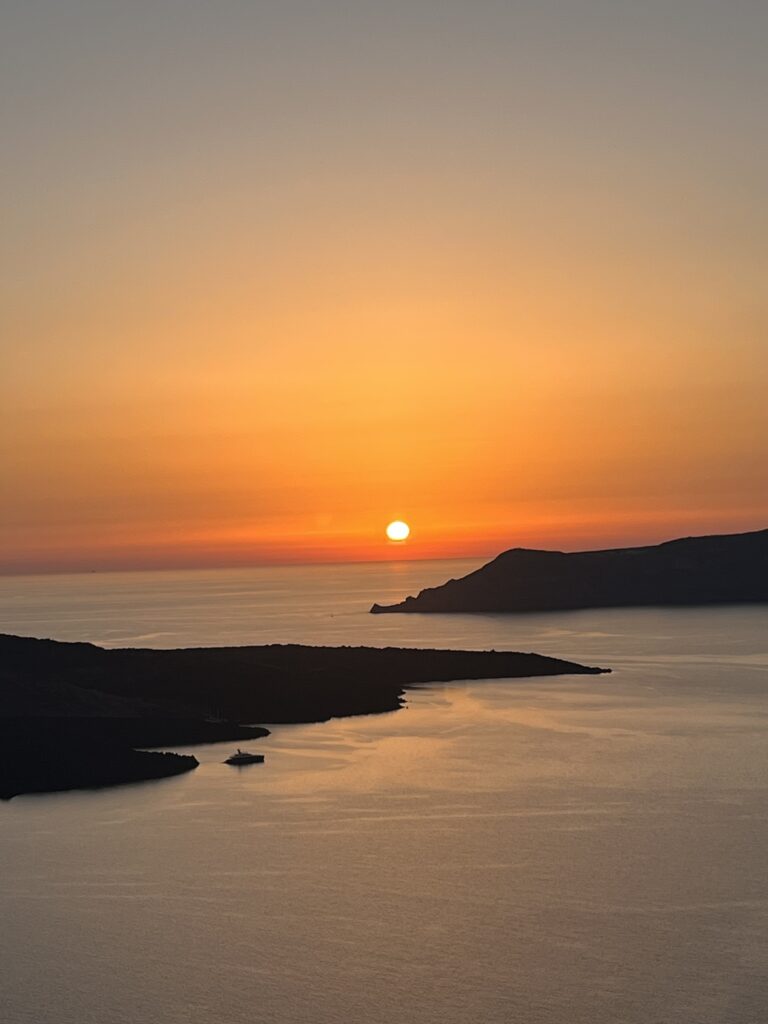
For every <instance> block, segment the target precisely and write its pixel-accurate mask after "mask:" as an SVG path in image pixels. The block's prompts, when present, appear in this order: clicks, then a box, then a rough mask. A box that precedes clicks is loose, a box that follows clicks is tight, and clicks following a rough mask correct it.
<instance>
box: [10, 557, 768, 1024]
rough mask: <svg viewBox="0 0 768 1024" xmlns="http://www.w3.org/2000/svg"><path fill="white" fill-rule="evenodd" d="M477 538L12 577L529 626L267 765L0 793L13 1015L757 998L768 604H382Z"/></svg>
mask: <svg viewBox="0 0 768 1024" xmlns="http://www.w3.org/2000/svg"><path fill="white" fill-rule="evenodd" d="M471 567H472V563H466V564H460V563H443V564H440V563H411V564H410V565H404V564H400V565H396V566H373V565H371V566H352V567H331V566H328V567H319V568H313V569H298V568H297V569H293V568H292V569H269V570H239V571H233V572H230V571H226V572H224V571H222V572H200V573H186V574H184V573H141V574H114V575H96V576H82V577H49V578H41V577H37V578H32V577H29V578H26V579H21V578H18V579H0V629H1V630H2V631H6V632H19V633H25V634H29V635H38V636H54V637H58V638H61V639H90V640H93V641H95V642H99V643H103V644H109V645H113V646H114V645H121V644H126V645H127V644H144V645H152V646H163V647H165V646H176V645H178V644H226V643H248V642H254V643H261V642H267V641H304V642H312V643H372V644H377V645H385V644H419V645H430V646H431V645H440V646H449V645H453V646H462V647H496V648H503V647H508V648H512V649H521V650H538V651H542V652H546V653H552V654H557V655H562V656H563V657H567V658H574V659H577V660H583V661H588V662H592V663H596V664H601V665H607V666H611V667H613V668H614V670H615V671H614V673H613V674H612V675H610V676H601V677H560V678H556V679H551V680H544V681H541V680H539V681H531V680H509V681H503V680H502V681H489V682H476V683H460V682H459V683H455V684H452V685H449V686H436V687H430V688H424V689H421V690H418V691H414V692H412V693H411V694H410V696H409V702H408V706H407V708H406V709H405V710H403V711H400V712H395V713H393V714H389V715H381V716H370V717H363V718H354V719H346V720H337V721H332V722H329V723H326V724H322V725H314V726H292V727H279V728H277V729H275V731H274V732H273V734H272V735H271V736H270V737H269V738H268V739H266V740H265V741H263V742H262V743H261V744H259V749H262V750H263V751H264V752H265V753H266V755H267V760H266V763H265V764H264V765H261V766H254V767H252V768H249V769H243V770H239V771H238V770H236V769H231V768H228V767H226V766H224V765H223V764H222V763H221V762H222V760H223V758H224V756H225V755H226V754H227V753H228V752H229V745H214V746H208V747H201V748H199V749H197V748H196V749H195V753H196V755H197V756H198V758H199V759H200V760H201V762H202V764H201V766H200V768H199V769H197V771H195V772H193V773H190V774H188V775H185V776H182V777H180V778H176V779H169V780H165V781H162V782H157V783H150V784H144V785H138V786H129V787H122V788H118V789H112V790H105V791H97V792H84V793H72V794H63V795H57V796H38V797H25V798H17V799H15V800H13V801H11V802H10V803H4V804H1V805H0V865H1V868H2V870H1V871H0V1020H2V1021H3V1022H9V1024H91V1022H92V1024H155V1022H162V1024H182V1022H183V1024H225V1022H230V1021H231V1022H234V1024H245V1022H249V1024H250V1022H252V1021H257V1020H258V1021H267V1022H270V1024H294V1022H307V1024H337V1022H338V1024H342V1022H344V1024H346V1022H370V1024H395V1022H398V1024H399V1022H409V1024H410V1022H412V1024H438V1022H440V1024H470V1022H471V1024H474V1022H481V1024H508V1022H521V1024H528V1022H531V1024H537V1022H542V1024H581V1022H584V1024H587V1022H589V1024H653V1022H656V1024H673V1022H674V1024H677V1022H685V1024H762V1022H764V1021H765V1020H766V1018H767V1017H768V1013H767V1012H766V1006H768V970H767V966H766V965H768V874H767V870H766V851H768V699H767V698H768V629H767V628H766V627H767V626H768V608H766V607H751V608H723V609H704V610H685V609H683V610H658V609H644V610H634V611H623V610H613V611H589V612H578V613H566V614H549V615H530V616H518V617H510V616H371V615H368V614H367V608H368V606H369V605H370V604H371V603H372V601H374V600H380V601H386V600H389V599H396V598H399V597H402V596H404V594H406V593H413V592H415V591H416V590H417V589H419V587H421V586H425V585H430V584H432V583H435V582H439V581H440V580H442V579H445V578H446V577H447V576H457V575H461V574H463V573H464V572H465V571H467V569H469V568H471Z"/></svg>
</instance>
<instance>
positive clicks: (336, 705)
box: [0, 635, 609, 798]
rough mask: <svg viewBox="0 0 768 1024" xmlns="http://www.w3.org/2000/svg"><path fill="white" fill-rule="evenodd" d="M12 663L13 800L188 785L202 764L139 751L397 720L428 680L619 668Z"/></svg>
mask: <svg viewBox="0 0 768 1024" xmlns="http://www.w3.org/2000/svg"><path fill="white" fill-rule="evenodd" d="M0 666H2V668H0V798H9V797H12V796H15V795H17V794H19V793H30V792H46V791H53V790H62V789H73V788H81V787H94V786H105V785H113V784H115V783H120V782H135V781H140V780H143V779H154V778H160V777H162V776H166V775H175V774H178V773H180V772H184V771H188V770H190V769H192V768H195V767H196V766H197V761H196V759H195V758H194V757H190V756H183V755H180V754H175V753H174V754H171V753H167V754H160V753H154V752H148V751H146V750H140V749H136V748H147V747H159V746H165V747H167V746H174V747H177V746H183V745H187V744H198V743H211V742H219V741H222V740H230V739H231V740H240V739H248V738H252V737H256V736H264V735H267V733H268V730H267V729H265V728H264V727H263V726H259V725H252V724H250V723H254V722H262V723H263V722H267V723H298V722H320V721H326V720H327V719H329V718H332V717H342V716H347V715H360V714H373V713H377V712H384V711H395V710H397V709H398V708H400V707H401V706H402V705H403V702H404V692H405V687H407V686H412V685H417V684H419V683H430V682H447V681H450V680H455V679H499V678H512V677H524V676H552V675H561V674H564V673H567V674H584V673H589V674H594V673H599V672H605V671H609V670H607V669H601V668H593V667H589V666H585V665H579V664H576V663H575V662H570V661H562V660H560V659H558V658H550V657H545V656H543V655H539V654H528V653H521V652H513V651H451V650H429V649H414V648H398V647H387V648H374V647H305V646H301V645H295V644H292V645H279V644H273V645H268V646H261V647H214V648H191V649H183V650H147V649H126V650H106V649H104V648H101V647H97V646H95V645H93V644H88V643H61V642H58V641H54V640H41V639H35V638H30V637H17V636H8V635H0ZM243 723H248V724H243Z"/></svg>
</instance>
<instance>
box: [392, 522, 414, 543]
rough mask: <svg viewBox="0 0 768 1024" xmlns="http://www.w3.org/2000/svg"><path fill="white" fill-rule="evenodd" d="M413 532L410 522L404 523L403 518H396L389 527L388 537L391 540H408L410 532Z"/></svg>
mask: <svg viewBox="0 0 768 1024" xmlns="http://www.w3.org/2000/svg"><path fill="white" fill-rule="evenodd" d="M410 532H411V528H410V526H409V525H408V523H404V522H403V521H402V520H401V519H396V520H395V521H394V522H393V523H390V524H389V526H388V527H387V537H388V538H389V539H390V540H397V541H402V540H407V539H408V534H409V533H410Z"/></svg>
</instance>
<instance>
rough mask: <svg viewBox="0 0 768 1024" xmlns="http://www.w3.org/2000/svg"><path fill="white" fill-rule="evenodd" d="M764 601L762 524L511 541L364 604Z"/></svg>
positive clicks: (475, 606)
mask: <svg viewBox="0 0 768 1024" xmlns="http://www.w3.org/2000/svg"><path fill="white" fill-rule="evenodd" d="M763 601H768V530H758V531H756V532H753V533H734V534H724V535H719V536H710V537H685V538H682V539H679V540H671V541H666V542H665V543H663V544H655V545H649V546H647V547H637V548H613V549H608V550H605V551H575V552H572V553H566V552H563V551H536V550H529V549H527V548H512V549H511V550H510V551H504V552H503V553H502V554H500V555H499V556H498V557H497V558H494V559H493V561H492V562H489V563H488V564H487V565H484V566H482V568H480V569H477V570H475V572H471V573H469V575H467V576H464V577H462V578H461V579H458V580H448V581H447V582H446V583H443V584H442V585H441V586H439V587H429V588H427V589H426V590H422V591H421V592H420V593H419V594H418V596H416V597H407V598H406V599H405V600H404V601H400V602H399V603H398V604H392V605H380V604H374V605H373V607H372V608H371V612H373V613H374V614H383V613H386V612H542V611H570V610H575V609H579V608H619V607H639V606H644V605H646V606H653V605H706V604H738V603H741V604H745V603H750V602H752V603H754V602H763Z"/></svg>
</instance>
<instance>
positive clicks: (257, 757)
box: [224, 747, 264, 764]
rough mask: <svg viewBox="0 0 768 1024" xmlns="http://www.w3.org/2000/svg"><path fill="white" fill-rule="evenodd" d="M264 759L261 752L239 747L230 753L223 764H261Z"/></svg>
mask: <svg viewBox="0 0 768 1024" xmlns="http://www.w3.org/2000/svg"><path fill="white" fill-rule="evenodd" d="M263 760H264V755H263V754H252V753H250V751H248V750H241V749H240V747H238V748H237V750H236V751H235V752H234V754H230V756H229V757H228V758H227V759H226V761H225V762H224V764H261V763H262V761H263Z"/></svg>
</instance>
